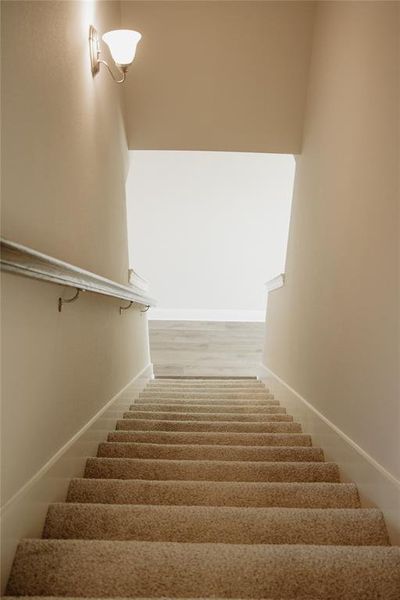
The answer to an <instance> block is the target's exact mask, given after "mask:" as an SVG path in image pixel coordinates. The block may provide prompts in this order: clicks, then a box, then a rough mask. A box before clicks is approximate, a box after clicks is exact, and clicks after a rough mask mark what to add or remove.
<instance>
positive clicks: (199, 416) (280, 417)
mask: <svg viewBox="0 0 400 600" xmlns="http://www.w3.org/2000/svg"><path fill="white" fill-rule="evenodd" d="M122 417H123V418H124V419H145V420H148V419H154V420H156V421H162V420H163V421H181V422H187V421H201V422H204V421H211V422H213V423H218V422H228V421H232V422H241V423H259V422H265V421H287V422H291V421H293V417H292V416H291V415H287V414H285V413H275V414H269V413H265V414H262V415H247V414H239V415H238V414H236V413H234V414H231V413H221V414H211V415H210V414H208V413H186V414H185V413H162V412H161V413H160V412H158V413H148V412H139V411H127V412H125V413H123V415H122Z"/></svg>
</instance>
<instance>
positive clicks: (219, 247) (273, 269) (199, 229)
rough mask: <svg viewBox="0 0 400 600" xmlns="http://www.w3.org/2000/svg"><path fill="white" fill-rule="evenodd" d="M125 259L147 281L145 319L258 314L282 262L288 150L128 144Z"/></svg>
mask: <svg viewBox="0 0 400 600" xmlns="http://www.w3.org/2000/svg"><path fill="white" fill-rule="evenodd" d="M130 159H131V160H130V165H131V166H130V171H129V176H128V180H127V206H128V230H129V238H130V261H131V265H132V266H133V267H134V268H135V269H136V270H137V271H138V272H139V274H140V275H142V276H144V277H145V278H146V279H147V280H149V281H150V282H151V289H152V293H153V294H154V295H155V297H156V298H157V299H158V308H157V309H156V310H153V311H151V312H150V318H156V317H158V318H161V317H162V318H184V317H187V318H205V319H209V318H211V319H214V318H220V319H222V320H224V319H225V318H227V319H228V320H229V319H234V320H241V319H243V320H246V319H250V320H252V319H255V320H257V319H259V320H264V317H265V315H264V310H265V287H264V284H265V282H266V281H267V280H268V279H270V278H272V277H274V276H275V275H277V274H278V273H281V272H282V270H283V267H284V262H285V254H286V245H287V233H288V225H289V217H290V206H291V198H292V186H293V177H294V159H293V156H290V155H277V154H254V153H228V152H175V151H172V152H164V151H158V152H157V151H131V152H130Z"/></svg>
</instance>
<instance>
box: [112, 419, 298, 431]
mask: <svg viewBox="0 0 400 600" xmlns="http://www.w3.org/2000/svg"><path fill="white" fill-rule="evenodd" d="M116 428H117V430H128V431H200V432H209V431H210V432H218V431H220V432H233V433H235V432H237V433H240V432H242V433H301V425H300V424H299V423H283V422H275V423H266V422H263V423H230V422H228V423H226V422H223V423H222V422H221V423H204V422H199V423H196V422H189V421H186V422H184V423H182V422H180V421H176V422H174V421H151V420H149V421H147V420H145V419H137V420H135V419H121V420H118V421H117V426H116Z"/></svg>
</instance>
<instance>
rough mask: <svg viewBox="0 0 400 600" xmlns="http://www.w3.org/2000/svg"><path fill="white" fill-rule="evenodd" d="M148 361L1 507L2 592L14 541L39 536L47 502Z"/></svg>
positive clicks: (77, 468)
mask: <svg viewBox="0 0 400 600" xmlns="http://www.w3.org/2000/svg"><path fill="white" fill-rule="evenodd" d="M152 378H153V365H152V364H149V365H147V366H146V367H145V368H144V369H142V370H141V371H140V373H138V374H137V375H135V377H134V378H133V379H132V380H131V381H130V382H129V383H128V384H127V385H126V386H124V387H123V389H122V390H120V391H119V392H118V393H117V394H116V395H115V396H113V398H111V400H109V402H107V404H105V406H103V407H102V408H101V409H100V410H99V411H98V412H97V413H96V414H95V415H94V416H93V417H92V418H91V419H90V420H89V421H88V422H87V423H86V424H85V425H84V426H83V427H82V428H81V429H80V430H79V431H78V432H77V433H76V434H75V435H74V436H73V437H72V438H71V439H70V440H68V442H67V443H66V444H64V446H63V447H62V448H60V450H58V452H56V454H55V455H54V456H52V457H51V459H50V460H49V461H47V463H46V464H45V465H43V467H42V468H41V469H39V471H38V472H37V473H36V474H35V475H34V476H33V477H32V478H31V479H30V480H29V481H28V482H27V483H26V484H25V485H23V486H22V488H20V489H19V490H18V491H17V492H16V493H15V494H14V495H13V496H12V498H10V500H8V502H7V503H6V504H5V505H4V506H3V507H2V509H1V536H2V540H1V549H2V553H1V554H2V556H1V589H2V593H4V589H5V585H6V582H7V579H8V574H9V571H10V568H11V564H12V561H13V558H14V554H15V550H16V547H17V544H18V542H19V540H20V539H22V538H27V537H28V538H29V537H41V535H42V530H43V525H44V521H45V518H46V514H47V509H48V506H49V504H51V503H52V502H62V501H64V500H65V497H66V494H67V490H68V485H69V482H70V480H71V479H72V478H74V477H81V476H82V475H83V472H84V469H85V463H86V459H87V457H89V456H96V454H97V447H98V444H99V443H100V442H101V441H104V440H105V439H106V436H107V433H108V432H109V431H110V430H112V429H114V427H115V421H116V416H115V414H116V409H118V407H119V406H121V412H122V411H123V407H124V406H125V405H126V406H127V405H129V404H130V403H132V401H133V400H135V399H136V398H137V397H138V395H139V392H140V391H141V390H142V389H143V387H144V386H145V385H146V383H147V382H148V380H149V379H152Z"/></svg>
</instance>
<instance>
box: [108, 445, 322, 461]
mask: <svg viewBox="0 0 400 600" xmlns="http://www.w3.org/2000/svg"><path fill="white" fill-rule="evenodd" d="M97 456H98V457H108V458H145V459H148V458H150V459H169V460H231V461H232V460H242V461H249V460H250V461H289V462H302V461H305V462H311V461H317V462H321V461H323V460H324V454H323V452H322V450H321V449H320V448H301V447H300V448H299V447H292V448H290V447H289V448H288V447H279V446H278V447H272V448H268V447H250V446H243V447H240V446H239V447H238V446H188V445H182V446H177V445H168V444H167V445H157V444H137V443H127V442H121V443H116V442H113V443H107V442H104V443H101V444H99V449H98V453H97Z"/></svg>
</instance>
